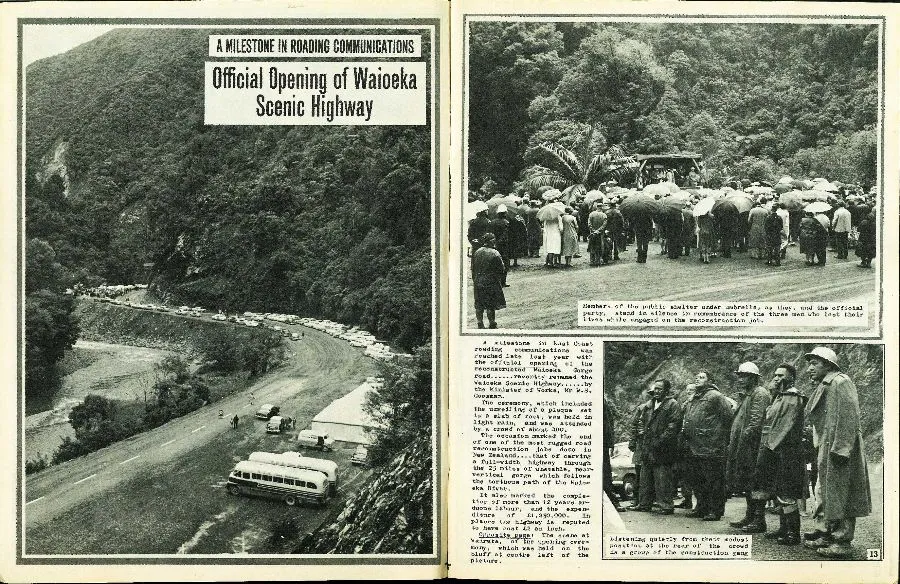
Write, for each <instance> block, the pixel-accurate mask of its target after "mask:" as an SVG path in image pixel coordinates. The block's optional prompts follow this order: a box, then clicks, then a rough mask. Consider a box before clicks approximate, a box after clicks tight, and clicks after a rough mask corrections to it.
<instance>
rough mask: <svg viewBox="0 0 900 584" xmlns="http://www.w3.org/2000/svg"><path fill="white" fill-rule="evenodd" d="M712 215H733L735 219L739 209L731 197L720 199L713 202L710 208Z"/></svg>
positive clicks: (720, 216)
mask: <svg viewBox="0 0 900 584" xmlns="http://www.w3.org/2000/svg"><path fill="white" fill-rule="evenodd" d="M712 212H713V215H715V216H716V217H719V218H720V219H721V218H722V217H724V216H727V215H735V217H734V218H735V219H737V217H736V216H737V215H740V213H741V212H740V211H738V208H737V205H735V204H734V201H733V200H731V199H720V200H718V201H716V202H715V204H713V208H712Z"/></svg>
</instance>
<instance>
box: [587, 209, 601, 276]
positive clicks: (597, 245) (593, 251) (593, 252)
mask: <svg viewBox="0 0 900 584" xmlns="http://www.w3.org/2000/svg"><path fill="white" fill-rule="evenodd" d="M602 207H603V204H602V203H601V202H600V201H597V202H596V203H594V210H593V211H591V214H590V215H588V217H587V225H588V230H589V233H590V235H589V238H588V253H589V254H590V258H591V265H592V266H602V265H603V264H604V263H605V262H604V260H603V256H604V255H605V251H606V250H604V249H603V240H604V238H605V237H606V213H604V212H603V209H602Z"/></svg>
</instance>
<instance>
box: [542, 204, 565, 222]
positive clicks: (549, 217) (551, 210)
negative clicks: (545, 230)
mask: <svg viewBox="0 0 900 584" xmlns="http://www.w3.org/2000/svg"><path fill="white" fill-rule="evenodd" d="M565 211H566V206H565V205H564V204H563V203H561V202H559V201H556V202H554V203H550V204H548V205H544V206H543V207H541V209H540V210H539V211H538V212H537V219H538V221H553V220H554V219H559V217H560V215H562V214H563V213H565Z"/></svg>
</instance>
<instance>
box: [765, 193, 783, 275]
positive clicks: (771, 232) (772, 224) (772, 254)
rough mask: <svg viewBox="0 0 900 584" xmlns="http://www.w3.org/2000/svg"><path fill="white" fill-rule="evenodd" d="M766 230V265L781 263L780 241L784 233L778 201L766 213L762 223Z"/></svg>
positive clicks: (778, 264)
mask: <svg viewBox="0 0 900 584" xmlns="http://www.w3.org/2000/svg"><path fill="white" fill-rule="evenodd" d="M763 227H764V229H765V232H766V265H767V266H780V265H781V243H782V234H783V233H784V231H783V229H784V223H783V222H782V220H781V215H779V214H778V203H775V204H773V205H772V210H771V211H769V213H768V214H767V215H766V219H765V221H764V223H763Z"/></svg>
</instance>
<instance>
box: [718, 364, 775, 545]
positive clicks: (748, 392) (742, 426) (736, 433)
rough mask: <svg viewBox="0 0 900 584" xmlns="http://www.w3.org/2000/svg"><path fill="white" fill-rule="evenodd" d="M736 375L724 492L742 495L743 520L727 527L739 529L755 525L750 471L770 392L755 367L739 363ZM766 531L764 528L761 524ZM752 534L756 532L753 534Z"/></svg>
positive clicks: (754, 365) (754, 461) (753, 463)
mask: <svg viewBox="0 0 900 584" xmlns="http://www.w3.org/2000/svg"><path fill="white" fill-rule="evenodd" d="M735 373H736V374H737V376H738V383H739V384H740V387H739V389H738V396H739V401H740V403H739V405H738V408H737V412H736V413H735V415H734V421H733V422H732V423H731V438H730V440H729V441H728V465H727V467H726V470H725V483H726V491H727V492H729V493H740V494H742V495H744V498H745V500H746V503H747V507H746V510H745V512H744V518H743V519H740V520H738V521H732V522H730V523H729V525H731V526H732V527H738V528H742V527H745V526H748V525H751V524H753V523H754V521H755V519H756V518H755V516H754V514H753V505H752V502H751V500H750V490H751V489H752V488H753V471H754V468H755V466H756V454H757V452H758V451H759V438H760V436H761V435H762V427H763V420H764V419H765V417H766V408H767V407H769V404H770V403H771V402H772V396H771V395H770V394H769V390H768V389H766V388H765V387H763V386H761V385H760V384H759V368H758V367H757V366H756V363H753V362H751V361H747V362H746V363H741V364H740V366H739V367H738V368H737V371H735ZM763 529H765V524H763ZM753 533H755V531H754V532H753Z"/></svg>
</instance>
